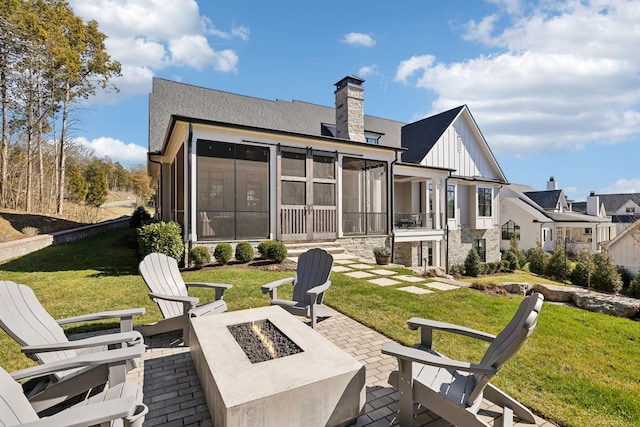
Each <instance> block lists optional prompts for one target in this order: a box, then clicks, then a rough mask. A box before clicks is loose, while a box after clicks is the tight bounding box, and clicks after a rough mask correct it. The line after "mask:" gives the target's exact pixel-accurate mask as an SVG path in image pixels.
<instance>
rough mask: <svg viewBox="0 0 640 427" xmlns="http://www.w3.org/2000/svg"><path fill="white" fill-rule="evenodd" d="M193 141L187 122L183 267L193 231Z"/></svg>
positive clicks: (186, 262) (186, 259) (189, 250)
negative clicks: (184, 251)
mask: <svg viewBox="0 0 640 427" xmlns="http://www.w3.org/2000/svg"><path fill="white" fill-rule="evenodd" d="M192 140H193V123H192V122H189V136H188V137H187V165H186V167H185V173H186V174H187V180H186V181H187V191H186V192H185V193H186V199H187V200H185V216H184V217H185V223H186V227H185V228H186V230H185V232H186V233H187V238H186V239H185V240H186V243H187V249H186V251H187V252H186V254H185V256H184V260H185V261H184V262H185V267H186V266H188V265H189V253H190V252H191V248H192V247H193V241H192V240H191V230H192V229H193V224H191V209H192V207H191V199H192V198H191V183H192V181H193V176H192V175H193V174H192V173H191V151H192V146H191V143H192ZM187 212H188V213H189V215H186V213H187Z"/></svg>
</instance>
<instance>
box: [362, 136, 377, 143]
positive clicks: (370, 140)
mask: <svg viewBox="0 0 640 427" xmlns="http://www.w3.org/2000/svg"><path fill="white" fill-rule="evenodd" d="M364 140H365V141H367V144H378V138H377V137H373V136H365V137H364Z"/></svg>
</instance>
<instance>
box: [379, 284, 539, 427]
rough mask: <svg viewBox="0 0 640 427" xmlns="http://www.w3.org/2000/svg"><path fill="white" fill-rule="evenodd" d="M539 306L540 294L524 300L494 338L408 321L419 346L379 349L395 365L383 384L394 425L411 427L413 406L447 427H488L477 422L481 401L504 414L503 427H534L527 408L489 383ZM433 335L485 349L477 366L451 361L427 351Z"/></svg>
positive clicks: (532, 324)
mask: <svg viewBox="0 0 640 427" xmlns="http://www.w3.org/2000/svg"><path fill="white" fill-rule="evenodd" d="M543 300H544V298H543V296H542V294H540V293H534V294H532V295H530V296H528V297H526V298H525V299H524V300H523V301H522V303H521V304H520V307H519V308H518V310H517V311H516V313H515V315H514V316H513V318H512V319H511V321H510V322H509V323H508V324H507V326H506V327H505V328H504V329H503V330H502V332H500V333H499V334H498V335H497V336H494V335H491V334H487V333H484V332H480V331H476V330H473V329H469V328H465V327H462V326H457V325H452V324H449V323H444V322H436V321H430V320H425V319H418V318H412V319H409V321H408V322H407V324H408V325H409V328H410V329H414V330H415V329H418V328H419V329H420V330H421V342H420V344H418V345H417V346H414V347H404V346H401V345H399V344H395V343H388V344H385V345H384V346H383V347H382V353H384V354H389V355H393V356H395V357H396V358H397V359H398V370H397V371H394V372H392V373H391V375H390V376H389V383H390V384H391V385H392V386H393V387H394V388H396V389H397V390H398V391H399V404H398V406H399V421H400V425H401V426H410V425H413V402H414V401H415V402H419V403H421V404H423V405H424V406H425V407H426V408H427V409H429V410H431V411H433V412H435V413H436V414H438V415H439V416H441V417H442V418H444V419H445V420H447V421H449V422H450V423H452V424H455V425H458V426H465V427H489V424H487V423H485V422H484V421H483V420H482V419H480V418H479V417H478V416H477V413H478V410H479V409H480V404H481V403H482V400H483V398H486V399H487V400H489V401H492V402H494V403H495V404H496V405H499V406H501V407H502V408H504V413H503V415H502V423H503V426H510V425H512V423H513V415H514V414H515V415H516V416H518V417H519V418H520V419H521V420H523V421H525V422H529V423H534V422H535V420H534V417H533V414H532V413H531V411H530V410H529V409H528V408H526V407H525V406H524V405H522V404H521V403H519V402H518V401H516V400H515V399H513V398H512V397H510V396H508V395H507V394H506V393H504V392H503V391H502V390H500V389H498V388H497V387H495V386H493V385H492V384H490V383H489V381H490V380H491V378H492V377H493V376H494V375H495V374H496V373H497V372H498V371H499V370H500V368H501V367H502V366H503V365H504V363H505V362H506V361H507V360H509V359H510V358H511V356H513V355H514V354H515V353H516V352H517V351H518V349H519V348H520V347H521V346H522V344H523V343H524V342H525V340H526V339H527V338H528V337H529V335H531V333H532V332H533V329H534V328H535V326H536V322H537V319H538V314H539V313H540V309H541V308H542V303H543ZM434 330H437V331H444V332H451V333H455V334H460V335H463V336H467V337H472V338H477V339H480V340H484V341H488V342H490V343H491V344H490V345H489V347H488V348H487V351H486V353H485V354H484V357H483V358H482V360H481V361H480V363H478V364H474V363H468V362H462V361H457V360H452V359H448V358H447V357H445V356H442V355H441V354H440V353H438V352H436V351H435V350H433V349H432V348H431V343H432V332H433V331H434Z"/></svg>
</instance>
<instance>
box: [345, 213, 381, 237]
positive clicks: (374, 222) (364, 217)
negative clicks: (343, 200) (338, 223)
mask: <svg viewBox="0 0 640 427" xmlns="http://www.w3.org/2000/svg"><path fill="white" fill-rule="evenodd" d="M342 229H343V232H344V234H345V235H352V236H353V235H367V234H386V233H387V214H386V213H382V212H381V213H367V212H342Z"/></svg>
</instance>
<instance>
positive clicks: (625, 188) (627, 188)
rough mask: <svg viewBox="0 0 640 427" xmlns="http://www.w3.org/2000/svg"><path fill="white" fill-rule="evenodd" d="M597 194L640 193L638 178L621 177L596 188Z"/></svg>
mask: <svg viewBox="0 0 640 427" xmlns="http://www.w3.org/2000/svg"><path fill="white" fill-rule="evenodd" d="M598 193H599V194H616V193H640V178H631V179H626V178H621V179H619V180H617V181H616V182H614V183H613V184H610V185H608V186H606V187H604V188H601V189H599V190H598Z"/></svg>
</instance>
